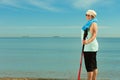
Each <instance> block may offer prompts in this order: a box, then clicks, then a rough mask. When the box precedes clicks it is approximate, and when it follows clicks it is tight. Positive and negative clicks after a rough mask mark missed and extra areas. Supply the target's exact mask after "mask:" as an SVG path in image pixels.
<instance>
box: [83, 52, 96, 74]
mask: <svg viewBox="0 0 120 80" xmlns="http://www.w3.org/2000/svg"><path fill="white" fill-rule="evenodd" d="M96 53H97V52H84V61H85V67H86V70H87V72H91V71H94V70H95V69H97V60H96Z"/></svg>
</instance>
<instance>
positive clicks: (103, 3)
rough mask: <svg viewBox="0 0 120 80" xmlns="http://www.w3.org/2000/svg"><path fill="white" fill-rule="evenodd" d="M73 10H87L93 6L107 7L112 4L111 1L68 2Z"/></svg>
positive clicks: (73, 0) (76, 0) (75, 0)
mask: <svg viewBox="0 0 120 80" xmlns="http://www.w3.org/2000/svg"><path fill="white" fill-rule="evenodd" d="M70 2H71V3H72V7H74V8H79V9H80V8H83V9H86V8H89V7H91V6H93V5H95V6H96V5H100V6H108V5H111V4H113V3H114V1H113V0H70Z"/></svg>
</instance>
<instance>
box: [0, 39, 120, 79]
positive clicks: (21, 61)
mask: <svg viewBox="0 0 120 80" xmlns="http://www.w3.org/2000/svg"><path fill="white" fill-rule="evenodd" d="M97 40H98V42H99V51H98V52H97V64H98V70H99V72H98V77H97V78H98V79H97V80H120V38H97ZM80 56H81V39H80V38H79V37H39V38H36V37H21V38H17V37H13V38H10V37H9V38H0V77H29V78H58V79H60V78H62V79H70V80H77V74H78V70H79V66H80ZM81 78H85V79H86V78H87V72H86V69H85V65H84V60H83V65H82V72H81Z"/></svg>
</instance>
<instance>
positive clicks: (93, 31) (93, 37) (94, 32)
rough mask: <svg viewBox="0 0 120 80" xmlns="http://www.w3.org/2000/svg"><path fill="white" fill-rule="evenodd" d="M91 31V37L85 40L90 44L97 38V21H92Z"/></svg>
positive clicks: (84, 41) (84, 42)
mask: <svg viewBox="0 0 120 80" xmlns="http://www.w3.org/2000/svg"><path fill="white" fill-rule="evenodd" d="M90 32H91V34H92V36H91V38H90V39H88V40H83V44H89V43H91V42H92V41H93V40H94V39H95V38H96V36H97V24H96V23H92V25H91V27H90Z"/></svg>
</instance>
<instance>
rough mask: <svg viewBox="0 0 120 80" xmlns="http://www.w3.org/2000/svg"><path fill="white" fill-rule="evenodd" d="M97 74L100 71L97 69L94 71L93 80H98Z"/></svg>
mask: <svg viewBox="0 0 120 80" xmlns="http://www.w3.org/2000/svg"><path fill="white" fill-rule="evenodd" d="M97 73H98V70H97V69H95V70H94V71H93V78H92V80H97Z"/></svg>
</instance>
